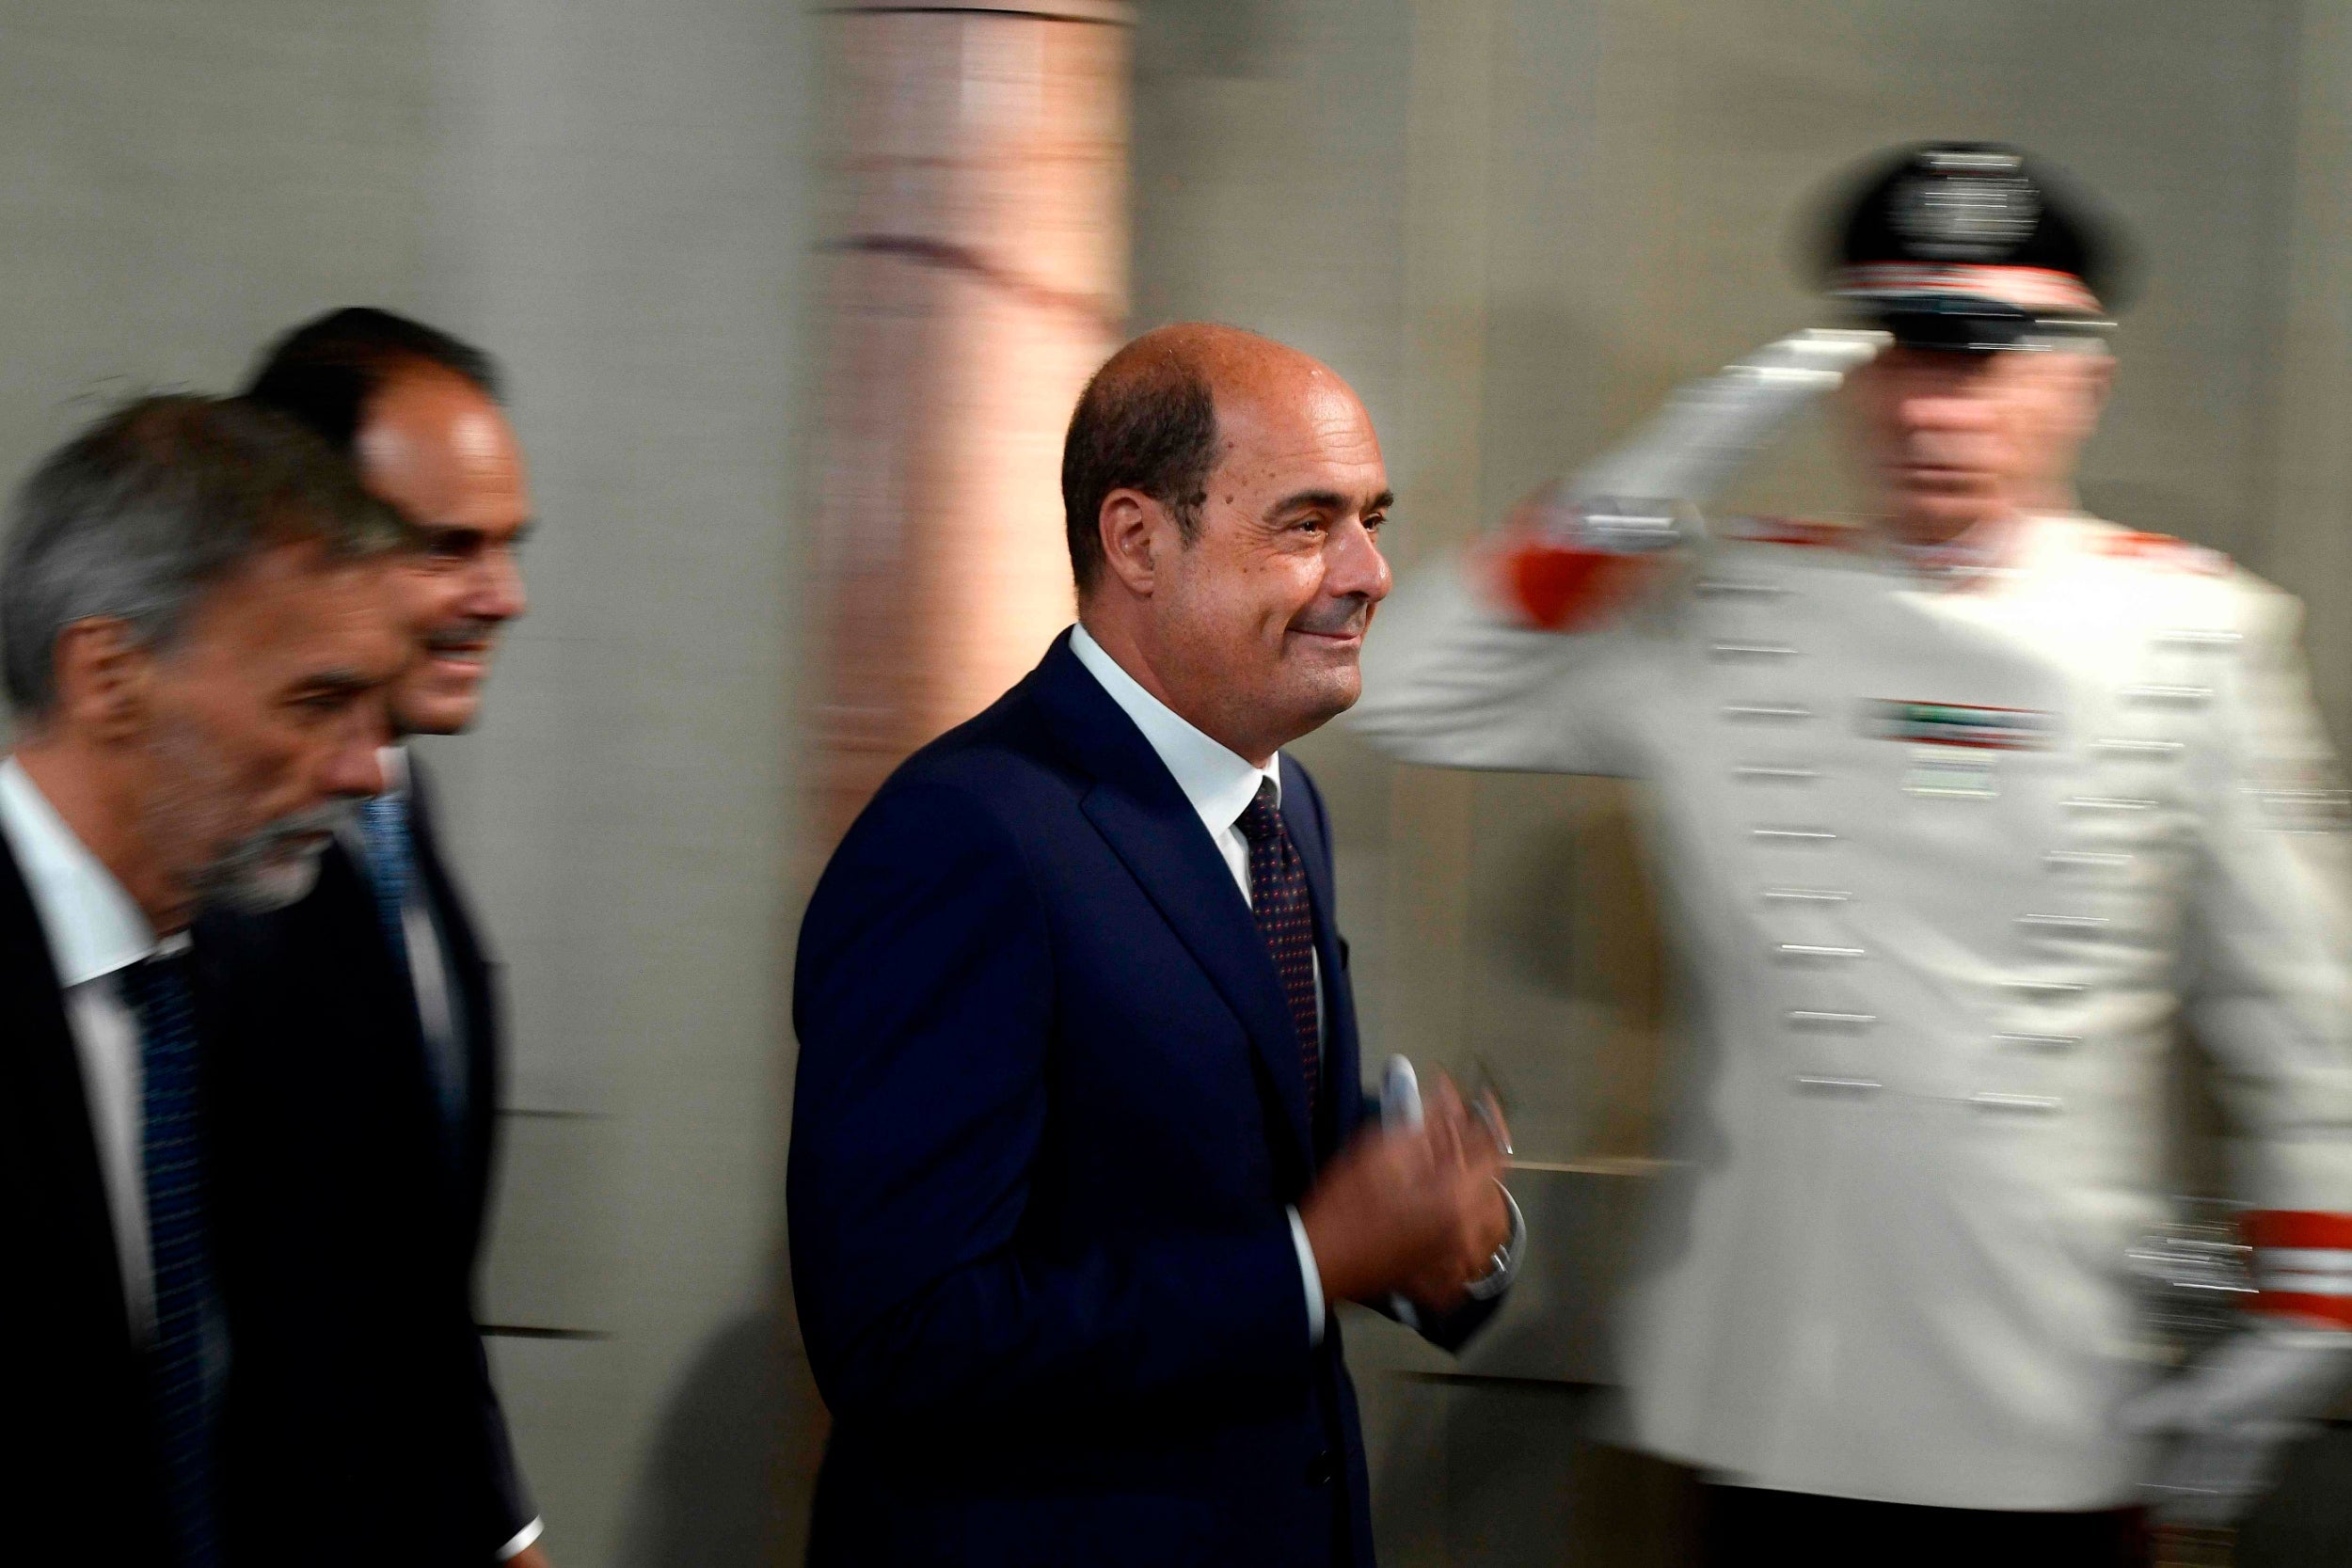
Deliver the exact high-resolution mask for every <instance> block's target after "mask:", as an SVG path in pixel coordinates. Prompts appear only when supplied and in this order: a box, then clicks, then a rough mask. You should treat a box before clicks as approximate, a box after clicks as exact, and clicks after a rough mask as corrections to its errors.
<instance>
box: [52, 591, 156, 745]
mask: <svg viewBox="0 0 2352 1568" xmlns="http://www.w3.org/2000/svg"><path fill="white" fill-rule="evenodd" d="M51 668H52V669H53V670H55V672H56V687H57V701H56V719H57V721H59V723H60V724H62V725H63V726H64V727H66V728H67V729H68V730H70V731H72V732H74V733H78V734H81V735H85V736H89V737H90V738H91V739H93V740H101V741H119V740H124V739H128V738H131V737H133V736H137V735H139V734H140V733H142V732H143V731H145V729H146V728H147V725H148V721H149V719H150V718H151V715H152V710H153V704H154V688H155V655H154V653H153V651H152V650H151V649H150V648H149V647H148V646H147V645H146V644H145V643H144V642H142V641H139V639H138V638H137V637H136V636H135V635H134V634H133V632H132V630H131V626H130V624H129V623H128V622H125V621H121V620H118V619H116V618H115V617H113V616H111V615H94V616H91V617H89V618H88V619H87V620H82V621H76V622H74V623H73V624H72V625H71V626H67V627H66V628H65V629H64V630H63V631H61V632H59V633H57V643H56V648H55V649H54V650H53V651H52V653H51Z"/></svg>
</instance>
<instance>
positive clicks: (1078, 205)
mask: <svg viewBox="0 0 2352 1568" xmlns="http://www.w3.org/2000/svg"><path fill="white" fill-rule="evenodd" d="M1129 20H1130V19H1129V15H1128V11H1127V8H1126V7H1125V6H1124V5H1123V4H1119V3H1115V0H1024V3H1023V4H1022V5H1021V6H1020V7H1019V8H1011V7H1009V6H990V5H982V4H976V3H970V0H964V3H949V4H938V3H931V4H925V5H920V6H913V5H907V6H894V5H886V4H879V3H868V4H854V5H850V6H848V7H846V8H842V9H840V10H838V11H835V12H834V13H833V14H832V15H831V16H830V17H829V18H828V25H829V27H830V29H831V31H832V37H831V38H830V40H828V41H829V47H830V50H831V55H830V58H831V60H832V62H833V63H832V67H831V70H830V71H829V76H830V78H831V81H830V90H831V92H832V93H833V95H834V103H833V106H832V110H831V114H830V123H831V127H832V145H831V148H830V150H829V161H830V165H831V173H832V175H833V180H834V184H833V191H832V197H833V201H834V212H833V214H831V217H830V222H829V231H830V234H831V237H830V239H829V240H828V242H827V247H828V249H829V250H830V251H831V252H832V254H833V258H834V261H833V267H832V273H833V276H832V278H831V282H830V293H829V296H828V308H827V312H826V321H825V323H824V326H825V330H826V332H827V335H828V343H827V349H826V353H827V359H826V364H827V371H826V381H825V386H824V389H823V402H822V411H821V416H820V417H821V419H822V421H823V423H822V440H823V452H822V457H823V467H822V474H821V480H820V484H821V499H820V502H819V510H818V527H817V531H816V539H815V544H814V549H813V551H812V553H811V557H810V561H811V565H812V568H813V570H812V572H811V581H810V588H809V592H810V593H811V594H813V595H814V602H813V604H812V607H811V608H812V610H813V611H814V614H813V616H812V623H813V625H814V626H818V627H820V628H821V630H819V631H818V633H817V636H818V640H819V641H818V644H817V646H816V647H815V648H814V649H812V652H813V653H815V654H816V655H817V662H818V664H819V666H820V672H819V673H818V675H817V682H816V686H815V689H816V690H817V691H818V701H817V703H816V705H815V707H814V711H813V713H812V715H811V722H812V733H811V738H812V739H813V740H814V741H815V742H816V755H815V758H814V762H815V766H814V768H812V770H811V773H810V779H811V783H812V784H813V787H814V789H815V791H816V796H817V798H816V800H814V801H813V802H812V803H813V806H814V811H813V814H812V821H811V827H812V829H813V832H812V834H811V841H812V848H813V849H814V851H815V852H816V853H817V854H818V855H822V854H823V853H826V852H827V851H829V850H830V848H831V846H832V845H833V843H834V841H835V840H836V839H837V838H838V836H839V835H840V833H841V832H842V831H843V830H845V829H846V828H847V827H848V825H849V823H850V820H851V819H852V818H853V817H854V816H856V814H857V812H858V810H859V809H860V808H861V807H862V806H863V805H864V804H865V802H866V799H867V798H868V797H869V796H870V795H871V794H872V793H873V791H874V790H875V788H876V787H877V786H879V785H880V784H881V783H882V780H883V779H884V778H885V777H887V776H888V774H889V772H890V770H891V769H892V768H895V767H896V766H898V763H899V762H900V761H901V760H902V759H903V758H904V757H905V756H906V755H907V754H908V753H909V752H912V751H914V749H915V748H917V747H918V746H920V745H922V744H923V743H924V742H925V741H927V740H929V739H930V738H931V737H932V736H936V735H938V734H939V733H940V732H942V731H943V730H946V729H947V728H949V727H951V726H952V725H954V724H956V723H958V722H960V721H962V720H964V719H967V718H969V717H971V716H972V715H973V714H975V713H977V712H978V711H979V710H980V709H981V708H983V707H985V706H986V705H988V704H989V703H990V702H992V701H993V700H994V699H995V698H996V697H997V696H998V695H999V694H1000V693H1001V692H1003V691H1004V690H1005V689H1006V688H1008V687H1009V686H1010V685H1011V684H1012V683H1013V682H1014V681H1016V680H1018V679H1019V678H1020V677H1021V675H1022V673H1024V672H1025V671H1026V670H1027V669H1028V668H1029V667H1030V666H1031V665H1032V664H1033V663H1034V662H1035V661H1036V660H1037V658H1038V657H1039V655H1040V654H1041V653H1042V652H1043V651H1044V649H1045V647H1046V644H1047V643H1048V641H1050V640H1051V639H1052V637H1053V636H1054V634H1055V633H1056V632H1057V631H1058V630H1059V629H1060V628H1061V627H1062V626H1065V625H1067V624H1068V622H1069V621H1070V619H1071V618H1072V614H1073V600H1072V590H1071V582H1070V568H1069V560H1068V555H1067V552H1066V547H1065V546H1064V544H1063V529H1062V521H1061V500H1060V461H1061V438H1062V432H1063V430H1064V428H1065V426H1066V425H1067V424H1068V422H1069V418H1070V410H1071V408H1072V406H1073V404H1074V403H1075V402H1076V400H1077V396H1078V392H1079V390H1080V388H1082V387H1083V386H1084V385H1085V383H1086V379H1087V377H1088V376H1089V374H1090V373H1092V372H1093V370H1094V368H1095V367H1096V366H1097V365H1098V364H1100V363H1101V362H1102V360H1103V359H1104V357H1105V356H1107V355H1108V354H1109V352H1110V351H1111V349H1112V348H1113V347H1115V346H1116V345H1117V342H1118V341H1119V337H1120V331H1121V328H1122V325H1123V323H1124V319H1125V315H1126V309H1127V307H1126V289H1127V214H1126V171H1127V146H1126V143H1127V103H1128V88H1127V59H1128V41H1129V30H1130V28H1129Z"/></svg>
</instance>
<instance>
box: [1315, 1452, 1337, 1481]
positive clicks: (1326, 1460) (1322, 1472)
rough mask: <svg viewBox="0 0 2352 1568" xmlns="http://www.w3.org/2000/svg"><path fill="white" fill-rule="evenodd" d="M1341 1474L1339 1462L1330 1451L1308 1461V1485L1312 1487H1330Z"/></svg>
mask: <svg viewBox="0 0 2352 1568" xmlns="http://www.w3.org/2000/svg"><path fill="white" fill-rule="evenodd" d="M1339 1473H1340V1466H1339V1461H1337V1460H1336V1459H1333V1458H1332V1457H1331V1450H1330V1449H1324V1450H1323V1451H1322V1452H1321V1453H1319V1454H1317V1455H1315V1456H1314V1457H1313V1458H1312V1459H1311V1460H1309V1461H1307V1484H1308V1485H1310V1486H1328V1485H1330V1484H1331V1480H1332V1478H1333V1477H1335V1476H1337V1475H1338V1474H1339Z"/></svg>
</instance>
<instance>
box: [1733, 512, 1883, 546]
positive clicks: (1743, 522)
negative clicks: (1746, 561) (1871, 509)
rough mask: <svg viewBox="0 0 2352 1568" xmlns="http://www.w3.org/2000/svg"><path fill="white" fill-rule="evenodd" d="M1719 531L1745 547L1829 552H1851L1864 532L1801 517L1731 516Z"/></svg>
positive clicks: (1838, 524) (1845, 525)
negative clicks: (1802, 547) (1786, 546)
mask: <svg viewBox="0 0 2352 1568" xmlns="http://www.w3.org/2000/svg"><path fill="white" fill-rule="evenodd" d="M1720 530H1721V531H1722V533H1723V535H1724V538H1726V539H1737V540H1740V541H1741V542H1743V543H1746V544H1752V545H1796V546H1804V547H1805V548H1809V549H1826V550H1842V549H1851V548H1852V547H1853V546H1854V544H1855V542H1856V540H1857V539H1858V538H1859V537H1860V536H1861V532H1862V531H1861V530H1860V529H1858V528H1855V527H1853V526H1852V525H1851V524H1848V523H1816V522H1810V521H1807V520H1806V519H1804V518H1802V517H1728V518H1725V519H1724V521H1723V523H1722V524H1721V525H1720Z"/></svg>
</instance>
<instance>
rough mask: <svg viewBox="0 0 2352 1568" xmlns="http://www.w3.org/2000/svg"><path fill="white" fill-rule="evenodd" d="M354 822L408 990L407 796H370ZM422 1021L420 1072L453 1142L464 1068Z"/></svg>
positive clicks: (412, 858) (411, 883) (411, 861)
mask: <svg viewBox="0 0 2352 1568" xmlns="http://www.w3.org/2000/svg"><path fill="white" fill-rule="evenodd" d="M359 818H360V823H361V827H362V829H363V831H364V832H365V834H366V836H367V841H368V879H369V881H371V882H372V883H373V884H374V887H375V913H376V918H377V919H379V920H381V921H382V922H383V923H384V940H385V942H387V943H389V945H390V947H391V950H392V961H393V962H394V964H396V965H397V966H398V968H399V970H400V975H401V978H402V980H403V981H404V982H407V983H409V984H411V985H413V984H414V981H413V979H412V978H411V977H412V975H413V974H415V971H414V969H413V968H412V967H411V966H412V965H413V964H414V962H415V956H414V955H413V954H411V953H410V952H409V951H408V923H407V909H408V901H409V900H410V899H411V898H413V897H415V896H416V890H417V847H416V840H415V839H414V838H413V837H412V836H411V835H410V833H409V832H408V800H407V797H406V796H404V795H377V796H373V797H371V798H370V799H369V800H368V802H367V804H366V805H365V806H363V807H361V808H360V813H359ZM420 1010H421V1009H420ZM422 1022H423V1031H424V1055H425V1070H426V1071H427V1072H429V1073H431V1074H432V1077H433V1099H434V1103H435V1104H436V1105H437V1106H438V1107H439V1108H440V1112H441V1132H442V1135H443V1137H444V1138H445V1139H453V1138H454V1137H456V1135H457V1132H458V1129H459V1127H460V1125H461V1124H462V1123H463V1122H464V1120H465V1103H466V1072H465V1066H464V1063H463V1062H462V1060H460V1059H459V1058H458V1047H457V1043H456V1042H455V1041H454V1040H452V1039H449V1038H446V1037H444V1035H443V1033H442V1032H441V1031H438V1030H436V1029H435V1028H434V1027H433V1025H432V1022H431V1021H430V1020H424V1021H422ZM454 1026H455V1025H454V1021H452V1027H454Z"/></svg>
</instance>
